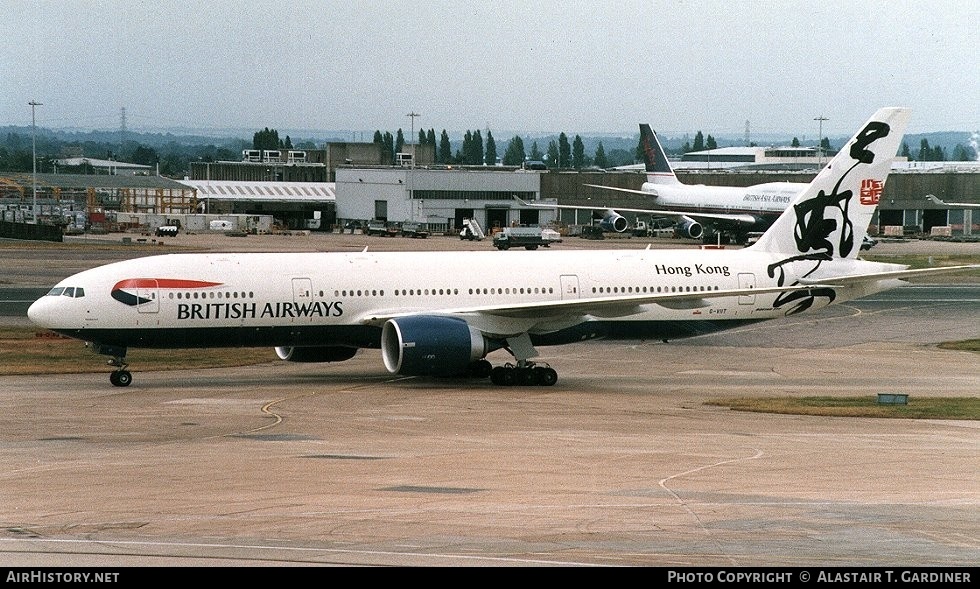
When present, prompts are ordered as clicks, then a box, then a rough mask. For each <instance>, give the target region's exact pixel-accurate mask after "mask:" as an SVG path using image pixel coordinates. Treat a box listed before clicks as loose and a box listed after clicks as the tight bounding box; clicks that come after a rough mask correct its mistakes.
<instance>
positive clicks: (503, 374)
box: [490, 361, 558, 387]
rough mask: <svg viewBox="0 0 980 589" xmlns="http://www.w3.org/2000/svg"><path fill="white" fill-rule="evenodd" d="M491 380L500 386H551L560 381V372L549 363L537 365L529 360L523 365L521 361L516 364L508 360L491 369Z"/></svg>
mask: <svg viewBox="0 0 980 589" xmlns="http://www.w3.org/2000/svg"><path fill="white" fill-rule="evenodd" d="M490 382H492V383H493V384H495V385H498V386H542V387H550V386H553V385H554V384H555V383H556V382H558V373H557V372H555V369H554V368H552V367H551V366H548V365H544V366H537V365H535V364H534V362H527V361H524V362H523V365H522V363H521V362H518V363H517V365H514V364H511V363H510V362H508V363H507V364H504V365H503V366H495V367H494V368H493V370H491V371H490Z"/></svg>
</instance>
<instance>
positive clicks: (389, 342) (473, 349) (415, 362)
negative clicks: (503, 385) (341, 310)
mask: <svg viewBox="0 0 980 589" xmlns="http://www.w3.org/2000/svg"><path fill="white" fill-rule="evenodd" d="M490 351H491V346H490V345H489V342H488V341H487V339H486V338H485V337H484V336H483V334H481V333H480V332H479V331H477V330H476V329H474V328H472V327H470V326H469V325H468V324H467V323H466V322H465V321H463V320H462V319H457V318H454V317H432V316H425V315H419V316H413V317H399V318H397V319H389V320H388V321H387V322H386V323H385V324H384V327H383V328H382V329H381V357H382V358H383V359H384V363H385V368H387V369H388V372H391V373H392V374H403V375H407V376H423V375H427V376H457V375H462V374H465V373H466V371H467V369H468V367H469V366H470V364H471V363H472V362H474V361H476V360H479V359H480V358H483V357H484V356H486V355H487V353H489V352H490Z"/></svg>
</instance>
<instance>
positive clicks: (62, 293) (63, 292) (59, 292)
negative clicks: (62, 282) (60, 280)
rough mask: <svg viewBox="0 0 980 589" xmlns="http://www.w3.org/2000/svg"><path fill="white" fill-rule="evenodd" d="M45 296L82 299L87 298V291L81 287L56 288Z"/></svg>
mask: <svg viewBox="0 0 980 589" xmlns="http://www.w3.org/2000/svg"><path fill="white" fill-rule="evenodd" d="M45 296H49V297H71V298H73V299H80V298H82V297H84V296H85V289H84V288H82V287H80V286H56V287H54V288H52V289H51V290H49V291H48V294H47V295H45Z"/></svg>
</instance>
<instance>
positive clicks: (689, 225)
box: [674, 219, 704, 239]
mask: <svg viewBox="0 0 980 589" xmlns="http://www.w3.org/2000/svg"><path fill="white" fill-rule="evenodd" d="M674 231H675V232H676V233H677V234H678V235H679V236H681V237H689V238H691V239H701V236H703V235H704V227H703V226H702V225H701V223H698V222H697V221H695V220H693V219H684V220H683V221H678V222H677V225H676V226H675V227H674Z"/></svg>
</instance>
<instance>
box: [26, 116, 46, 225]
mask: <svg viewBox="0 0 980 589" xmlns="http://www.w3.org/2000/svg"><path fill="white" fill-rule="evenodd" d="M27 104H29V105H31V164H32V165H33V167H34V172H33V175H32V176H31V192H32V193H33V194H34V202H33V204H32V205H31V214H32V215H34V222H35V223H37V130H36V119H35V118H34V109H35V108H36V107H38V106H42V104H41V103H40V102H38V101H36V100H32V101H30V102H28V103H27Z"/></svg>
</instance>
